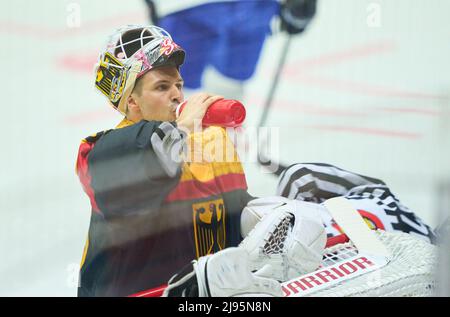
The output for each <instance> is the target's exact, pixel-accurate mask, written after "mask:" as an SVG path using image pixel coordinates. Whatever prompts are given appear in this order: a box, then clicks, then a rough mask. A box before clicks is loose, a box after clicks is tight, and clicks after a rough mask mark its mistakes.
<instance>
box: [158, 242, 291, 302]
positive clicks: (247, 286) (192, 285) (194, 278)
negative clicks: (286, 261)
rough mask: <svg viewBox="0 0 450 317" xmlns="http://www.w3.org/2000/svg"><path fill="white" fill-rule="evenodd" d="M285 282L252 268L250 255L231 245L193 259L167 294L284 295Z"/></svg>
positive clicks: (172, 282)
mask: <svg viewBox="0 0 450 317" xmlns="http://www.w3.org/2000/svg"><path fill="white" fill-rule="evenodd" d="M282 294H283V292H282V290H281V285H280V283H278V282H277V281H276V280H274V279H270V278H265V277H260V276H258V275H256V274H254V273H252V272H251V270H250V260H249V254H248V253H247V252H246V251H245V250H243V249H240V248H227V249H224V250H222V251H219V252H217V253H215V254H212V255H207V256H203V257H200V258H199V259H198V261H195V260H194V261H192V262H191V263H190V264H189V265H188V266H186V267H184V268H183V269H182V270H181V271H180V272H179V273H178V274H176V275H175V276H173V277H172V278H171V279H170V281H169V283H168V287H167V288H166V289H165V291H164V293H163V296H166V297H177V296H182V297H230V296H282Z"/></svg>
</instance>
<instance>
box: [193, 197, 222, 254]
mask: <svg viewBox="0 0 450 317" xmlns="http://www.w3.org/2000/svg"><path fill="white" fill-rule="evenodd" d="M192 210H193V224H194V238H195V251H196V256H197V258H199V257H201V256H204V255H208V254H211V253H215V252H218V251H220V250H222V249H224V248H225V241H226V236H225V204H224V201H223V199H217V200H212V201H206V202H201V203H197V204H193V205H192Z"/></svg>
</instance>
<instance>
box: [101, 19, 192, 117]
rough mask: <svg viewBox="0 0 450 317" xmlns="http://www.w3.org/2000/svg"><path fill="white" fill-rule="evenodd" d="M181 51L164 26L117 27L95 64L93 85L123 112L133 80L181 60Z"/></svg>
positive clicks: (114, 106) (134, 81)
mask: <svg viewBox="0 0 450 317" xmlns="http://www.w3.org/2000/svg"><path fill="white" fill-rule="evenodd" d="M184 57H185V52H184V50H183V49H182V48H181V47H180V46H178V45H177V44H175V43H174V42H173V40H172V38H171V36H170V34H169V33H167V32H166V31H165V30H164V29H162V28H159V27H157V26H143V25H127V26H124V27H121V28H119V29H117V30H116V31H115V32H114V33H113V34H112V35H111V36H110V37H109V39H108V42H107V44H106V47H105V48H104V49H103V50H102V52H101V53H100V56H99V61H98V63H97V64H96V65H95V74H96V79H95V86H96V88H97V89H98V90H100V91H101V92H102V93H103V94H104V95H105V96H106V97H108V100H109V102H110V103H111V105H112V106H113V108H114V109H116V110H118V111H119V112H120V113H121V114H123V115H126V112H127V109H126V104H127V99H128V97H129V96H130V94H131V92H132V91H133V88H134V86H135V84H136V80H137V79H138V78H140V77H141V76H143V75H144V74H145V73H146V72H148V71H149V70H151V69H154V68H156V67H160V66H167V65H173V66H175V67H177V68H179V67H180V66H181V65H182V64H183V62H184Z"/></svg>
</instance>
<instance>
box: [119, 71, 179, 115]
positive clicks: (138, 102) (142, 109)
mask: <svg viewBox="0 0 450 317" xmlns="http://www.w3.org/2000/svg"><path fill="white" fill-rule="evenodd" d="M183 100H184V95H183V79H182V78H181V76H180V73H179V71H178V69H177V68H176V67H175V66H163V67H158V68H155V69H153V70H150V71H149V72H147V73H146V74H145V75H144V76H142V77H141V78H140V79H139V80H138V82H137V83H136V86H135V87H134V90H133V92H132V93H131V96H130V97H129V98H128V113H127V118H128V119H130V120H131V121H134V122H139V121H141V120H149V121H151V120H155V121H175V119H176V116H175V109H176V107H177V106H178V105H179V104H180V103H181V102H183Z"/></svg>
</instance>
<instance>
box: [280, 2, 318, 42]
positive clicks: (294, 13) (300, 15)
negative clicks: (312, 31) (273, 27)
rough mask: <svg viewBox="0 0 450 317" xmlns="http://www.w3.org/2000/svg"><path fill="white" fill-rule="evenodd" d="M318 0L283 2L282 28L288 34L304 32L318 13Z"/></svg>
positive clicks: (281, 12)
mask: <svg viewBox="0 0 450 317" xmlns="http://www.w3.org/2000/svg"><path fill="white" fill-rule="evenodd" d="M316 2H317V1H316V0H284V1H283V2H282V4H281V10H280V19H281V30H283V31H286V32H287V33H288V34H299V33H301V32H303V31H304V30H305V29H306V27H307V26H308V24H309V23H310V22H311V20H312V19H313V17H314V15H315V14H316Z"/></svg>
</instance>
